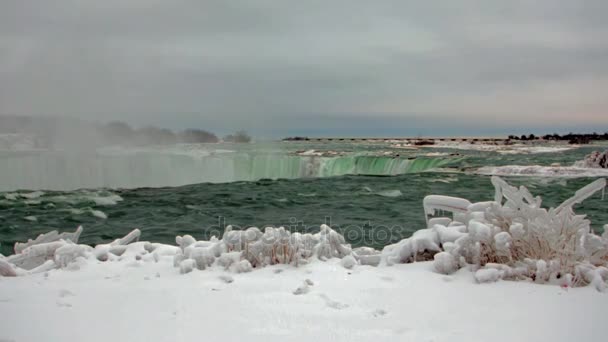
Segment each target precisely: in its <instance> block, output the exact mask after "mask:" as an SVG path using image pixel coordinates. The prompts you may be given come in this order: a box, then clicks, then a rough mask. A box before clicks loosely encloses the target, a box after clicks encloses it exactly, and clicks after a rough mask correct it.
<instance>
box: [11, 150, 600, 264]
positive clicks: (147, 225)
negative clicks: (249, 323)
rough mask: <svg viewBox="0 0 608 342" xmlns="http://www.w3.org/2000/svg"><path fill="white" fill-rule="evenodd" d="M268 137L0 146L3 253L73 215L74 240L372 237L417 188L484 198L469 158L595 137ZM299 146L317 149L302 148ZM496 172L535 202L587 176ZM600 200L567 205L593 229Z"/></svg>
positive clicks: (416, 209) (553, 157) (552, 200)
mask: <svg viewBox="0 0 608 342" xmlns="http://www.w3.org/2000/svg"><path fill="white" fill-rule="evenodd" d="M279 146H280V148H276V147H272V148H268V147H264V149H263V150H264V152H259V149H255V148H254V147H255V146H248V147H246V148H244V150H239V151H237V152H226V153H223V152H222V151H221V150H220V152H214V153H212V154H211V155H208V154H201V155H198V156H197V155H196V154H195V153H194V154H193V151H195V152H196V147H188V153H187V154H184V153H181V152H180V153H176V152H175V151H170V152H166V153H163V154H158V153H156V154H155V153H152V152H150V151H138V152H137V153H130V154H129V153H128V154H126V155H124V154H118V153H105V154H96V155H95V156H94V157H90V154H89V157H87V158H89V159H91V158H92V159H91V160H87V159H86V158H84V159H82V158H81V159H82V160H81V162H80V163H79V162H78V158H77V156H78V155H77V154H76V155H74V154H72V155H71V156H59V154H53V153H48V152H45V153H41V152H39V151H38V152H27V153H24V152H14V151H12V152H2V153H0V171H1V173H0V185H1V186H2V188H0V190H2V191H3V192H0V244H1V245H0V252H1V253H3V254H5V255H7V254H11V250H12V246H13V244H14V242H15V241H25V240H27V239H28V238H35V237H36V236H37V234H40V233H43V232H47V231H49V230H53V229H58V230H60V231H73V230H74V229H75V228H76V227H77V226H78V225H83V227H84V233H83V235H82V237H81V242H83V243H88V244H95V243H100V242H103V241H109V240H113V239H115V238H117V237H120V236H122V235H124V234H126V233H127V232H129V231H130V230H132V229H134V228H140V229H141V230H142V232H143V236H142V239H144V240H150V241H155V242H166V243H174V239H175V236H176V235H178V234H191V235H193V236H194V237H196V238H197V239H207V238H209V237H210V236H212V235H219V236H221V233H222V232H223V230H224V226H225V225H227V224H231V225H236V226H239V227H250V226H257V227H265V226H286V227H289V229H290V230H292V231H313V232H314V231H316V230H318V227H319V225H320V224H322V223H327V224H330V225H331V226H332V227H333V228H335V229H337V230H338V231H340V232H342V233H343V234H344V235H345V236H346V238H347V240H348V241H349V242H350V243H352V244H353V245H367V246H373V247H376V248H381V247H382V246H384V245H386V244H388V243H393V242H396V241H398V240H400V239H402V238H404V237H407V236H409V235H411V233H412V232H414V231H415V230H417V229H420V228H424V226H425V220H424V214H423V208H422V199H423V198H424V196H426V195H429V194H440V195H450V196H458V197H464V198H467V199H469V200H471V201H485V200H491V199H492V198H493V188H492V186H491V184H490V176H487V175H480V174H476V172H475V170H476V169H477V168H479V167H482V166H501V165H541V166H549V165H551V164H553V163H561V165H564V166H567V165H568V166H569V165H572V164H573V163H574V162H576V161H577V160H581V159H583V158H584V156H585V155H586V154H587V153H589V152H590V151H592V150H597V149H598V148H597V147H584V148H578V149H573V150H568V151H562V152H551V153H534V154H531V153H518V154H504V153H502V154H501V153H497V152H493V151H488V152H480V151H470V150H457V149H451V148H450V149H442V148H428V149H424V150H405V149H398V148H394V147H390V146H387V145H386V144H370V145H364V146H362V145H358V144H349V143H332V144H313V143H286V144H284V145H279ZM220 147H221V148H223V149H226V150H227V151H229V150H231V149H234V147H231V146H220ZM214 148H215V149H216V150H217V147H214ZM181 149H182V150H183V149H184V148H183V147H181ZM310 149H315V150H316V151H323V155H322V156H315V155H302V153H301V152H302V151H305V150H310ZM333 151H337V152H339V153H338V154H336V153H335V152H333ZM296 152H300V155H297V154H296ZM332 153H333V154H332ZM429 153H430V154H429ZM304 154H306V153H304ZM58 156H59V157H58ZM193 156H194V157H193ZM70 158H74V159H73V160H72V159H70ZM121 158H122V159H121ZM123 159H124V160H123ZM212 164H213V165H212ZM83 165H84V166H83ZM32 168H33V169H34V170H33V169H32ZM40 169H41V170H40ZM62 172H63V173H62ZM506 179H507V180H508V181H509V182H511V183H513V184H514V185H525V186H527V187H528V188H529V189H530V191H531V192H532V193H533V194H535V195H541V196H542V198H543V203H544V204H545V206H555V205H557V204H559V203H560V202H561V201H563V200H565V199H566V198H568V197H569V196H571V195H572V194H573V193H574V192H575V191H576V190H577V189H579V188H580V187H582V186H584V185H585V184H587V183H589V182H591V181H593V180H594V179H596V177H578V178H569V177H544V176H541V175H534V176H527V177H522V176H512V177H506ZM198 180H200V182H199V181H198ZM112 182H113V183H112ZM188 183H195V184H188ZM28 184H31V185H30V186H28ZM81 184H83V185H84V186H79V185H81ZM182 184H186V185H182ZM54 185H57V186H54ZM87 185H89V186H87ZM91 185H92V186H91ZM140 185H142V186H144V187H141V186H140ZM72 187H73V188H88V189H86V190H84V189H76V190H75V189H71V188H72ZM49 188H57V189H56V190H48V189H49ZM61 188H64V189H69V190H59V189H61ZM34 190H40V191H41V192H33V191H34ZM607 203H608V202H607V201H605V200H603V199H602V196H601V195H595V196H594V197H592V198H590V199H588V200H587V201H585V202H584V203H583V204H582V205H578V206H577V207H576V210H577V212H580V213H585V214H587V215H588V217H589V219H590V220H591V221H592V225H593V227H594V229H597V230H598V231H601V229H602V228H601V227H602V225H603V224H605V223H608V212H607V210H606V208H608V206H607ZM104 216H105V217H106V218H104Z"/></svg>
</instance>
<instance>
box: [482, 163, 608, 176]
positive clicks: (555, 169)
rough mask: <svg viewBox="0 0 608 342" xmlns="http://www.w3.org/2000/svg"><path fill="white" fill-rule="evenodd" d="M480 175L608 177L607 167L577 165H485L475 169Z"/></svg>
mask: <svg viewBox="0 0 608 342" xmlns="http://www.w3.org/2000/svg"><path fill="white" fill-rule="evenodd" d="M474 173H476V174H480V175H491V176H530V177H566V178H577V177H608V170H607V169H594V168H581V167H575V166H540V165H505V166H483V167H480V168H478V169H477V170H476V171H474Z"/></svg>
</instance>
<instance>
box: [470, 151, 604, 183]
mask: <svg viewBox="0 0 608 342" xmlns="http://www.w3.org/2000/svg"><path fill="white" fill-rule="evenodd" d="M475 173H477V174H481V175H493V176H539V177H606V176H608V150H607V151H604V152H598V151H594V152H592V153H590V154H588V155H586V156H585V159H583V160H580V161H577V162H576V163H574V164H573V165H572V166H561V165H559V164H552V165H550V166H541V165H503V166H482V167H480V168H478V169H477V170H476V171H475Z"/></svg>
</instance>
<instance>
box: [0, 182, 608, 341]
mask: <svg viewBox="0 0 608 342" xmlns="http://www.w3.org/2000/svg"><path fill="white" fill-rule="evenodd" d="M492 183H493V185H494V187H495V190H496V192H495V199H494V201H490V202H479V203H470V202H469V201H468V200H466V199H462V198H455V197H447V196H435V195H430V196H427V197H426V198H425V199H424V203H423V204H424V210H425V213H426V214H427V217H428V216H429V215H430V216H433V215H435V214H436V213H439V212H448V213H451V216H452V217H435V218H432V219H429V220H428V221H427V223H428V224H427V228H425V229H421V230H419V231H417V232H416V233H414V235H413V236H412V237H410V238H407V239H404V240H402V241H400V242H398V243H396V244H393V245H389V246H386V247H385V248H384V249H383V250H382V251H377V250H374V249H372V248H367V247H359V248H351V246H350V245H349V244H347V243H346V242H345V239H344V237H343V236H342V235H340V234H339V233H337V232H336V231H334V230H332V229H331V228H330V227H328V226H325V225H322V226H321V229H320V231H319V232H317V233H314V234H311V233H306V234H300V233H291V232H289V231H287V230H285V229H284V228H266V229H265V230H264V231H263V232H262V231H261V230H260V229H258V228H248V229H246V230H244V231H239V230H232V229H231V227H228V228H227V229H226V231H225V232H224V234H223V236H222V237H214V238H212V239H211V240H209V241H196V240H195V239H194V238H193V237H192V236H189V235H185V236H177V237H176V245H175V246H173V245H166V244H159V243H151V242H146V241H138V240H139V238H140V235H141V232H140V231H139V230H138V229H136V230H133V231H132V232H131V233H129V234H128V235H126V236H125V237H123V238H120V239H117V240H115V241H113V242H111V243H107V244H101V245H97V246H95V247H91V246H87V245H82V244H78V243H77V241H78V238H79V236H80V234H81V232H82V228H78V229H77V230H76V231H75V232H74V233H61V234H59V233H58V232H55V231H53V232H50V233H47V234H43V235H40V236H39V237H37V238H36V239H35V240H29V241H27V242H24V243H17V244H16V245H15V248H14V251H15V254H13V255H10V256H7V257H4V256H1V255H0V315H1V317H2V318H3V319H1V320H0V341H52V340H60V341H81V340H87V341H90V340H93V341H96V340H99V341H107V340H116V341H141V340H147V341H175V340H177V341H179V340H193V339H199V338H202V339H205V340H215V339H221V340H228V341H242V340H245V339H248V340H254V341H257V340H260V341H268V340H288V341H291V340H302V341H310V340H311V339H315V340H321V341H329V340H348V341H353V340H366V341H367V340H372V339H373V340H391V341H393V340H395V339H397V340H411V341H571V340H572V339H574V338H577V339H583V340H586V341H593V340H601V339H604V338H605V336H604V335H605V331H603V330H604V329H603V327H604V325H603V323H605V320H606V317H608V296H607V294H606V292H607V291H606V288H607V286H608V226H605V227H604V230H605V232H604V233H603V234H602V235H598V234H596V233H594V232H593V231H592V230H591V228H590V225H589V223H590V222H589V221H588V220H586V219H585V217H584V215H577V214H575V213H574V211H573V206H574V205H575V204H576V203H580V202H582V201H584V200H585V199H586V198H588V197H590V196H592V195H594V194H595V193H597V192H598V191H603V190H604V188H605V187H606V181H605V180H604V179H598V180H597V181H595V182H592V183H590V184H589V185H587V186H585V187H584V188H582V189H580V190H579V191H577V192H576V193H575V194H574V195H573V196H572V197H571V198H569V199H568V200H566V201H565V202H564V203H562V204H561V205H559V206H558V207H556V208H550V209H544V208H542V206H541V204H542V200H541V198H540V197H534V196H532V194H530V193H529V192H528V190H527V189H526V188H525V187H520V188H515V187H512V186H510V185H509V184H507V183H506V182H504V181H503V180H502V179H500V178H498V177H493V178H492ZM7 318H8V319H7Z"/></svg>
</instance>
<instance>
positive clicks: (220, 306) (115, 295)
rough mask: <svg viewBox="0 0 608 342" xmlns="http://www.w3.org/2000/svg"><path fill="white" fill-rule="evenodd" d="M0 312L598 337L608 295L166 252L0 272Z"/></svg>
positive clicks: (422, 271)
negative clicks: (218, 262)
mask: <svg viewBox="0 0 608 342" xmlns="http://www.w3.org/2000/svg"><path fill="white" fill-rule="evenodd" d="M306 280H310V281H311V283H312V284H313V285H308V292H306V293H302V294H299V295H295V294H294V292H297V289H298V288H302V287H303V284H304V282H305V281H306ZM304 292H305V291H304ZM0 315H1V317H2V319H1V320H0V340H3V341H150V342H151V341H199V340H200V341H244V340H248V341H483V342H486V341H509V342H513V341H600V340H602V339H604V338H605V336H606V331H605V323H606V317H608V296H607V295H606V294H605V293H600V292H597V291H596V290H595V289H593V288H591V287H583V288H570V289H565V288H561V287H558V286H547V285H536V284H530V283H524V282H511V281H501V282H497V283H491V284H476V281H475V280H474V278H473V274H472V273H471V272H470V271H468V270H464V269H463V270H461V271H459V272H457V273H455V274H452V275H449V276H446V275H441V274H438V273H436V272H434V271H433V266H432V263H431V262H420V263H414V264H402V265H395V266H393V267H381V268H379V267H372V266H358V267H355V268H353V269H352V270H347V269H345V268H344V267H342V266H341V265H340V264H339V260H338V259H332V260H329V261H327V262H320V261H316V262H313V263H311V264H308V265H304V266H300V267H298V268H295V267H291V266H286V265H274V266H270V267H265V268H262V269H260V270H256V271H254V272H251V273H241V274H234V273H231V272H228V271H224V270H222V269H212V270H205V271H194V272H191V273H188V274H185V275H180V274H179V272H178V271H176V269H175V268H174V267H173V263H172V261H170V260H162V261H160V262H159V263H146V262H143V261H127V260H124V261H122V262H110V263H108V262H106V263H103V262H98V263H93V264H87V265H84V266H83V267H81V269H80V270H79V271H70V270H57V271H53V272H49V273H48V276H45V275H44V274H36V275H34V276H31V277H17V278H10V279H9V278H0Z"/></svg>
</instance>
